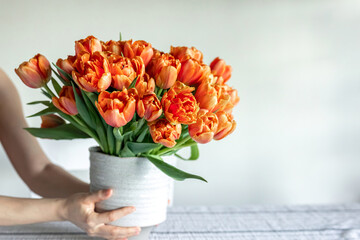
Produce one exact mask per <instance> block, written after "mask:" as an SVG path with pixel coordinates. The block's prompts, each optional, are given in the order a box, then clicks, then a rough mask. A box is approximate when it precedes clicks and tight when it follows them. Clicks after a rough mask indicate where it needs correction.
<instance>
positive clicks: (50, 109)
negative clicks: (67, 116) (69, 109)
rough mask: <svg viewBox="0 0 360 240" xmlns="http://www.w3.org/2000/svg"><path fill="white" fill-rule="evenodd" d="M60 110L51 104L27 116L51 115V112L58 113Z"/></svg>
mask: <svg viewBox="0 0 360 240" xmlns="http://www.w3.org/2000/svg"><path fill="white" fill-rule="evenodd" d="M58 112H60V110H59V109H57V108H56V107H55V106H54V105H50V106H49V107H48V108H45V109H44V110H41V111H40V112H37V113H35V114H33V115H30V116H27V117H28V118H31V117H38V116H43V115H49V114H52V113H58Z"/></svg>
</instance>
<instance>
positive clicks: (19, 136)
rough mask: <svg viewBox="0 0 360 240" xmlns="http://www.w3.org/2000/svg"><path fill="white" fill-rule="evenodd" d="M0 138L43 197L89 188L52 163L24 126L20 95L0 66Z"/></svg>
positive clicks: (19, 167) (22, 173)
mask: <svg viewBox="0 0 360 240" xmlns="http://www.w3.org/2000/svg"><path fill="white" fill-rule="evenodd" d="M0 116H1V117H0V142H1V144H2V145H3V147H4V149H5V151H6V153H7V155H8V157H9V159H10V161H11V162H12V164H13V166H14V168H15V169H16V171H17V173H18V174H19V175H20V177H21V178H22V179H23V180H24V182H25V183H26V184H27V185H28V186H29V187H30V188H31V190H32V191H34V192H35V193H37V194H39V195H41V196H44V197H67V196H69V195H71V194H73V193H76V192H85V191H89V186H88V185H87V184H86V183H84V182H82V181H80V180H79V179H77V178H75V177H74V176H72V175H71V174H69V173H67V172H66V171H65V170H64V169H62V168H60V167H59V166H56V165H54V164H52V163H51V162H50V161H49V159H48V158H47V156H46V155H45V153H44V152H43V150H42V149H41V147H40V145H39V143H38V142H37V140H36V139H35V137H33V136H31V135H30V134H29V133H28V132H27V131H25V130H24V128H26V127H27V124H26V121H25V119H24V115H23V112H22V107H21V102H20V97H19V94H18V92H17V91H16V88H15V86H14V85H13V84H12V82H11V80H10V79H9V78H8V77H7V76H6V74H5V73H4V72H2V71H1V69H0Z"/></svg>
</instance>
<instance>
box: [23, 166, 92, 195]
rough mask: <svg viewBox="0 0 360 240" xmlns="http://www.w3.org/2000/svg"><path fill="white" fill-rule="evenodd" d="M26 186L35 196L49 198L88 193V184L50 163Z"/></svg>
mask: <svg viewBox="0 0 360 240" xmlns="http://www.w3.org/2000/svg"><path fill="white" fill-rule="evenodd" d="M54 176H56V177H54ZM27 184H28V185H29V186H30V187H31V190H32V191H33V192H35V193H36V194H38V195H41V196H43V197H49V198H53V197H68V196H70V195H72V194H74V193H79V192H89V191H90V188H89V184H87V183H85V182H83V181H81V180H79V179H78V178H76V177H74V176H72V175H71V174H69V173H68V172H67V171H65V170H64V169H63V168H61V167H59V166H57V165H55V164H52V163H49V164H47V165H46V166H45V167H44V169H43V170H42V171H40V172H39V173H38V174H37V175H36V176H33V178H32V179H29V180H28V183H27Z"/></svg>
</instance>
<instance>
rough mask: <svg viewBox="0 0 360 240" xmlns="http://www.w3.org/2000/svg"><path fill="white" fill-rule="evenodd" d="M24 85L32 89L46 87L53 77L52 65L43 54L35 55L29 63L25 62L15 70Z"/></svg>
mask: <svg viewBox="0 0 360 240" xmlns="http://www.w3.org/2000/svg"><path fill="white" fill-rule="evenodd" d="M15 72H16V74H17V75H18V76H19V78H20V79H21V81H23V83H24V84H25V85H26V86H28V87H31V88H41V87H43V86H44V85H46V84H47V83H48V82H49V80H50V77H51V68H50V63H49V61H48V60H47V59H46V57H44V56H43V55H41V54H37V55H35V56H34V57H33V58H31V59H30V60H29V61H28V62H23V63H22V64H20V66H19V67H18V68H17V69H15Z"/></svg>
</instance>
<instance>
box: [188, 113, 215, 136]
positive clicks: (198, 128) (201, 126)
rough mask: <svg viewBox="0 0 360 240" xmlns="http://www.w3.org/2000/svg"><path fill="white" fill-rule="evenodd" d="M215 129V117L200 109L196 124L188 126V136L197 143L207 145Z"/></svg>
mask: <svg viewBox="0 0 360 240" xmlns="http://www.w3.org/2000/svg"><path fill="white" fill-rule="evenodd" d="M217 128H218V118H217V116H216V115H215V114H214V113H212V112H209V111H207V110H205V109H201V110H200V111H199V113H198V116H197V120H196V122H195V123H193V124H190V125H189V134H190V136H191V138H192V139H194V140H195V141H196V142H198V143H208V142H210V141H211V140H212V139H213V137H214V134H215V131H216V130H217Z"/></svg>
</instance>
